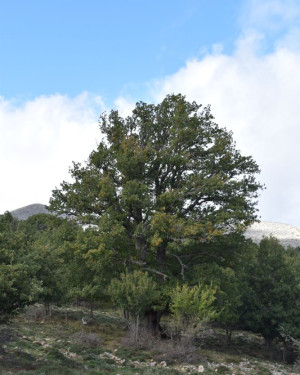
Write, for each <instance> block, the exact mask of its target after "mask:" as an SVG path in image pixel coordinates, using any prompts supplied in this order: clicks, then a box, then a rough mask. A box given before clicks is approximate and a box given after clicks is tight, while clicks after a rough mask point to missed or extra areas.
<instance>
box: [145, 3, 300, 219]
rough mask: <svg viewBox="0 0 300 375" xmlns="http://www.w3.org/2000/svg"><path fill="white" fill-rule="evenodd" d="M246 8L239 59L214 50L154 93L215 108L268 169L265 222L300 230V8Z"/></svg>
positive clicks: (240, 145) (159, 83) (243, 145)
mask: <svg viewBox="0 0 300 375" xmlns="http://www.w3.org/2000/svg"><path fill="white" fill-rule="evenodd" d="M246 5H247V6H245V8H244V12H246V13H247V12H248V13H247V14H248V19H247V22H245V27H244V29H243V30H242V32H241V35H240V37H239V39H238V40H237V41H236V48H235V51H234V53H233V54H232V55H226V54H223V53H222V52H221V49H220V48H219V49H216V48H214V49H213V51H212V52H211V53H208V54H206V55H205V56H204V57H203V58H202V59H193V60H189V61H187V62H186V65H185V66H184V67H182V68H181V69H180V70H179V71H178V72H176V73H175V74H173V75H170V76H168V77H165V78H164V79H163V80H160V81H156V82H155V84H154V85H153V86H152V96H153V98H154V100H155V101H160V100H161V99H162V98H163V97H164V96H165V95H166V94H168V93H178V92H180V93H183V94H185V95H186V97H187V98H188V99H189V100H196V101H197V102H198V103H202V104H204V105H207V104H211V107H212V114H213V115H214V116H215V120H216V122H217V123H219V124H220V125H222V126H224V127H226V128H227V129H228V130H232V131H233V136H234V139H235V140H236V142H237V147H238V148H239V149H240V150H241V152H242V153H243V154H248V155H252V156H253V157H254V159H255V160H256V161H257V163H258V164H259V166H260V168H261V171H262V172H261V175H260V177H259V179H260V181H261V182H263V183H265V185H266V190H265V191H264V192H263V193H262V196H261V199H260V203H259V206H258V207H259V210H260V216H261V219H262V220H269V221H278V222H283V223H289V224H293V225H297V226H300V215H299V206H300V193H299V185H300V167H299V160H300V147H299V139H300V120H299V108H300V107H299V98H300V69H299V67H300V48H299V47H300V45H299V41H300V31H299V30H300V29H299V28H298V24H299V20H300V6H299V3H298V4H297V3H295V2H293V1H287V2H286V1H285V2H283V1H249V2H248V3H247V4H246ZM245 17H246V16H245V15H243V16H242V17H241V19H246V18H245ZM272 38H273V39H272ZM270 40H272V45H270ZM266 41H268V43H266ZM267 44H269V45H267Z"/></svg>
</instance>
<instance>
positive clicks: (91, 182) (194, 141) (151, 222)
mask: <svg viewBox="0 0 300 375" xmlns="http://www.w3.org/2000/svg"><path fill="white" fill-rule="evenodd" d="M99 125H100V130H101V135H102V137H101V140H100V142H99V145H98V147H97V149H96V150H94V151H93V152H92V153H91V154H90V156H89V159H88V162H87V163H86V165H81V164H80V163H74V164H73V167H72V168H71V169H70V172H71V175H72V177H73V182H71V183H68V182H63V183H62V184H61V187H60V188H56V189H55V190H54V191H53V195H52V198H51V200H50V209H51V210H54V211H56V212H58V213H64V214H67V215H72V216H75V217H77V218H78V220H81V221H82V222H91V223H95V224H97V225H99V227H100V233H101V232H103V236H104V237H105V238H103V239H102V243H101V249H98V251H99V252H102V255H103V254H104V253H105V250H106V252H107V251H109V252H110V255H111V257H112V259H113V260H114V265H116V264H118V263H119V264H124V259H125V264H126V265H127V267H129V265H131V266H137V267H139V268H140V269H143V270H144V271H148V272H150V273H151V272H152V273H156V275H159V276H160V277H161V278H162V279H166V278H168V277H170V276H171V275H172V274H176V275H177V274H181V275H182V276H183V275H184V272H185V268H184V264H183V260H182V258H181V256H183V255H184V256H187V255H188V254H190V258H189V259H191V257H192V255H191V254H194V253H195V246H196V245H197V244H201V243H206V242H209V241H210V240H211V239H213V238H214V237H215V236H219V235H222V234H224V233H228V232H230V231H233V230H234V231H242V230H243V229H244V228H245V226H247V225H249V224H250V223H251V222H253V221H254V220H255V219H256V208H255V204H256V199H257V196H258V192H259V190H260V189H261V188H262V186H261V184H260V183H259V182H257V180H256V174H257V173H258V172H259V168H258V166H257V164H256V163H255V161H254V160H253V159H252V157H250V156H242V155H241V153H240V152H239V151H238V150H237V149H236V147H235V143H234V141H233V139H232V134H231V132H228V131H227V130H226V129H224V128H221V127H219V126H218V125H217V124H216V123H215V122H214V121H213V116H212V115H211V112H210V107H204V108H203V107H202V106H201V105H199V104H197V103H195V102H192V103H190V102H188V101H186V99H185V97H184V96H182V95H169V96H167V97H166V98H165V99H164V100H163V101H162V102H161V103H160V104H158V105H154V104H146V103H143V102H139V103H137V104H136V107H135V109H134V110H133V112H132V116H129V117H127V118H122V117H121V116H120V115H119V113H118V111H111V112H110V114H109V115H107V114H106V113H104V114H102V115H101V117H100V120H99ZM174 261H175V263H177V265H176V266H173V264H174ZM131 266H130V267H131Z"/></svg>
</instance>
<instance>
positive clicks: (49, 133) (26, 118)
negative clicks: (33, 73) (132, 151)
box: [0, 93, 104, 213]
mask: <svg viewBox="0 0 300 375" xmlns="http://www.w3.org/2000/svg"><path fill="white" fill-rule="evenodd" d="M103 109H104V105H103V103H102V101H101V98H99V97H95V96H91V95H89V94H87V93H83V94H81V95H79V96H77V97H76V98H69V97H67V96H62V95H53V96H41V97H38V98H35V99H34V100H32V101H28V102H26V103H24V104H22V105H15V103H14V102H13V101H8V100H5V99H4V98H0V134H1V138H0V165H1V173H2V179H1V180H2V183H1V185H0V196H1V198H2V199H1V203H0V213H2V212H4V211H5V210H13V209H15V208H19V207H22V206H25V205H27V204H31V203H45V204H47V203H48V201H49V198H50V196H51V191H52V189H54V188H55V186H58V185H59V184H60V182H62V180H64V179H67V178H68V168H69V166H70V165H71V164H72V161H73V160H74V161H82V162H83V161H85V160H87V158H88V156H89V153H90V152H91V151H92V149H94V148H95V147H96V140H99V137H100V130H99V128H98V124H97V120H98V116H99V114H100V112H101V111H102V110H103Z"/></svg>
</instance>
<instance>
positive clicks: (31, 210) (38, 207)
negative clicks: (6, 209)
mask: <svg viewBox="0 0 300 375" xmlns="http://www.w3.org/2000/svg"><path fill="white" fill-rule="evenodd" d="M10 213H11V214H12V216H13V217H14V218H15V219H18V220H27V219H28V218H29V217H30V216H33V215H38V214H53V213H52V212H51V211H49V210H47V208H46V206H45V205H44V204H40V203H34V204H29V205H28V206H25V207H21V208H18V209H16V210H13V211H10Z"/></svg>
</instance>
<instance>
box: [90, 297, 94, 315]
mask: <svg viewBox="0 0 300 375" xmlns="http://www.w3.org/2000/svg"><path fill="white" fill-rule="evenodd" d="M93 317H94V304H93V302H92V301H90V318H93Z"/></svg>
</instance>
